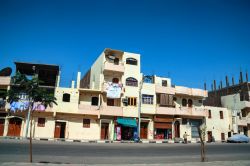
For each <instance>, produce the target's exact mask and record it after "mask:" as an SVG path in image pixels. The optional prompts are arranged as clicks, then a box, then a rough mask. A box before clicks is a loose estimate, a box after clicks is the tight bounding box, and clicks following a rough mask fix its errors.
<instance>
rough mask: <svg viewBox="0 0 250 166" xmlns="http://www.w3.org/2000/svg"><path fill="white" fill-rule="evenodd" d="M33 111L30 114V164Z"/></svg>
mask: <svg viewBox="0 0 250 166" xmlns="http://www.w3.org/2000/svg"><path fill="white" fill-rule="evenodd" d="M32 112H33V111H32V110H31V112H30V162H31V163H32V121H33V113H32Z"/></svg>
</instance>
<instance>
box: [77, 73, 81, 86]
mask: <svg viewBox="0 0 250 166" xmlns="http://www.w3.org/2000/svg"><path fill="white" fill-rule="evenodd" d="M80 82H81V72H77V80H76V88H77V89H79V88H80Z"/></svg>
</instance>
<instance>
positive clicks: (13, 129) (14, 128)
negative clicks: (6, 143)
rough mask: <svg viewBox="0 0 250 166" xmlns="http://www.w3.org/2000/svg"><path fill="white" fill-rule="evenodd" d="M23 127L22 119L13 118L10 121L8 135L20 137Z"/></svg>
mask: <svg viewBox="0 0 250 166" xmlns="http://www.w3.org/2000/svg"><path fill="white" fill-rule="evenodd" d="M21 126H22V119H20V118H11V119H10V120H9V126H8V134H7V135H8V136H12V137H20V133H21Z"/></svg>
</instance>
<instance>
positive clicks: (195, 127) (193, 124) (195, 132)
mask: <svg viewBox="0 0 250 166" xmlns="http://www.w3.org/2000/svg"><path fill="white" fill-rule="evenodd" d="M201 124H202V121H201V120H190V125H191V137H192V138H199V132H198V127H199V126H200V125H201Z"/></svg>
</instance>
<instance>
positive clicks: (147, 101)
mask: <svg viewBox="0 0 250 166" xmlns="http://www.w3.org/2000/svg"><path fill="white" fill-rule="evenodd" d="M142 103H143V104H153V103H154V96H153V95H144V94H143V95H142Z"/></svg>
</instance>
